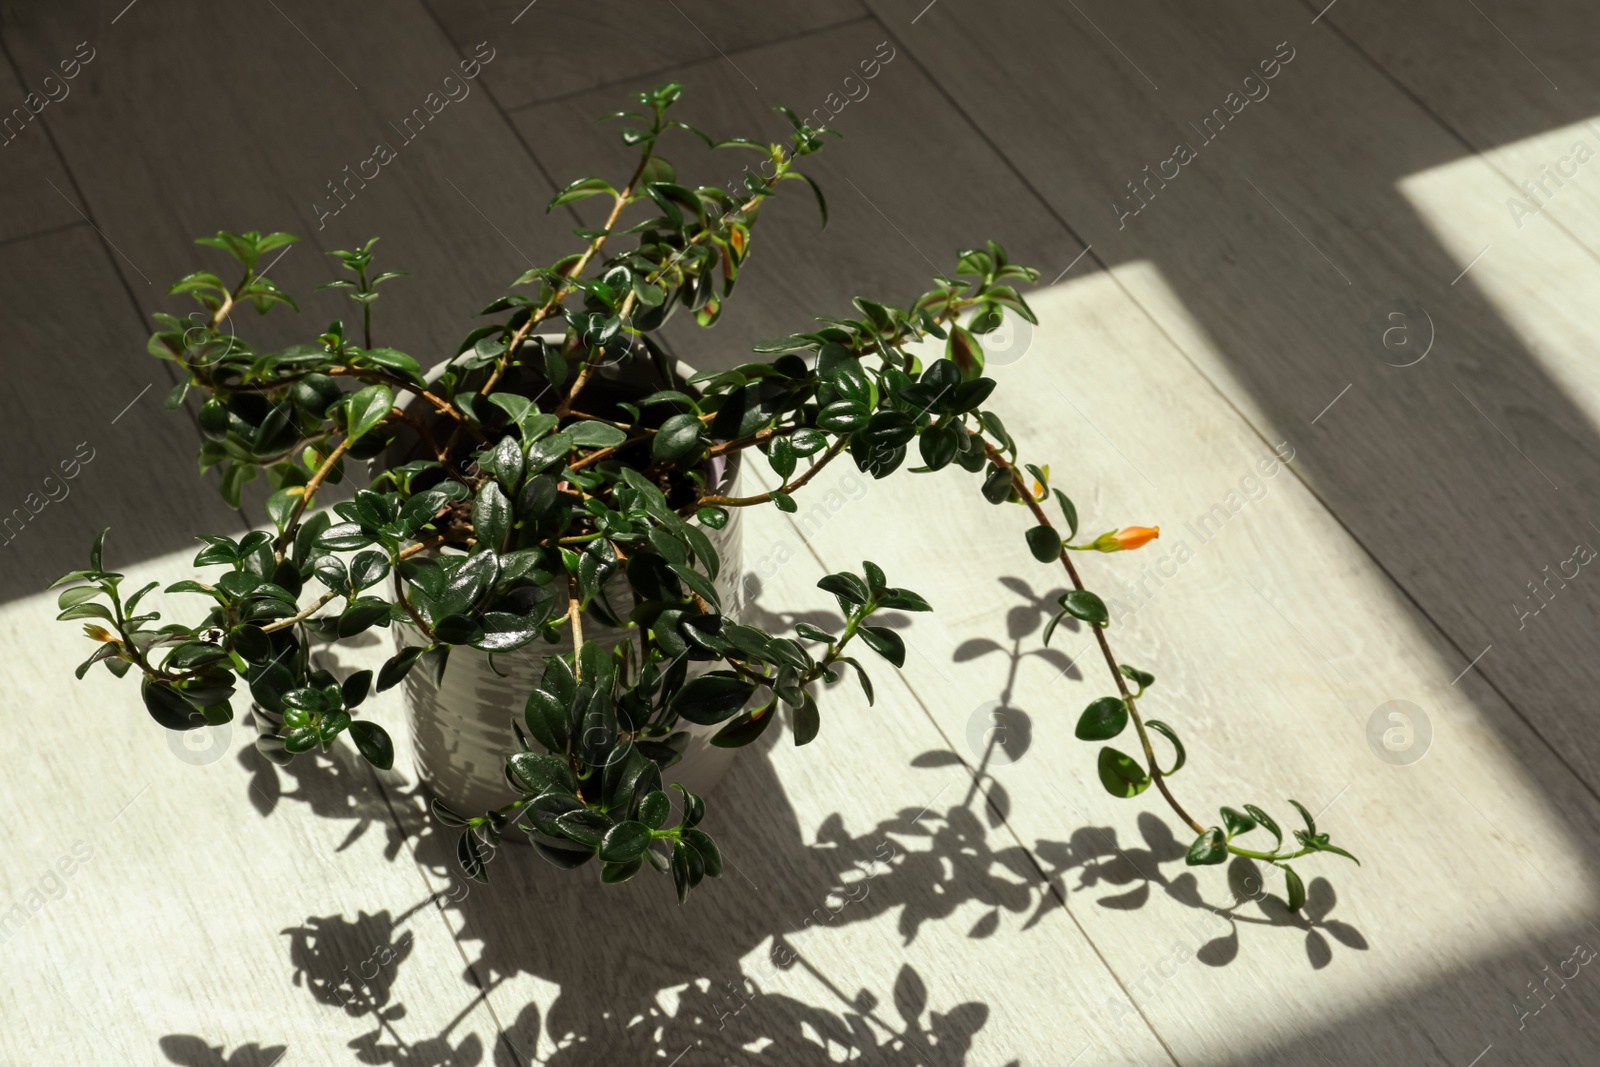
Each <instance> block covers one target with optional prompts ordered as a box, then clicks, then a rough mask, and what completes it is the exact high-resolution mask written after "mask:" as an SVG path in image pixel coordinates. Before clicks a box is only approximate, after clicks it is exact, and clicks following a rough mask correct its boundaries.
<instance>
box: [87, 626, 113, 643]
mask: <svg viewBox="0 0 1600 1067" xmlns="http://www.w3.org/2000/svg"><path fill="white" fill-rule="evenodd" d="M83 632H84V633H85V634H87V635H88V637H89V639H90V640H91V641H102V642H104V641H115V640H116V638H115V637H112V636H111V634H110V632H109V631H108V630H107V629H106V628H105V627H104V626H96V625H95V624H94V623H92V622H86V623H84V624H83Z"/></svg>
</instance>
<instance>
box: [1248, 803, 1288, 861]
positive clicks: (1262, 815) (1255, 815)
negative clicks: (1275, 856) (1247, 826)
mask: <svg viewBox="0 0 1600 1067" xmlns="http://www.w3.org/2000/svg"><path fill="white" fill-rule="evenodd" d="M1244 810H1245V811H1246V812H1248V813H1249V815H1250V817H1251V818H1252V819H1254V820H1255V821H1256V823H1257V824H1258V825H1260V826H1264V827H1266V829H1267V831H1268V832H1269V833H1271V834H1272V836H1273V837H1275V838H1277V839H1278V843H1277V844H1275V845H1273V846H1272V850H1273V851H1274V852H1276V851H1277V850H1278V849H1280V848H1282V847H1283V830H1282V829H1280V828H1279V826H1278V823H1277V820H1275V819H1273V817H1272V816H1270V815H1268V814H1267V813H1266V812H1264V811H1262V810H1261V809H1260V808H1258V807H1256V806H1255V805H1254V804H1246V805H1245V806H1244Z"/></svg>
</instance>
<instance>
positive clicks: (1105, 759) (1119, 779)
mask: <svg viewBox="0 0 1600 1067" xmlns="http://www.w3.org/2000/svg"><path fill="white" fill-rule="evenodd" d="M1099 771H1100V784H1101V785H1103V786H1105V787H1106V792H1108V793H1110V794H1111V795H1112V796H1114V797H1122V798H1124V799H1127V798H1129V797H1136V796H1138V795H1139V794H1140V793H1143V792H1144V791H1145V790H1146V789H1149V788H1150V776H1149V775H1148V774H1146V773H1145V770H1144V768H1143V767H1141V766H1139V764H1137V763H1135V762H1134V760H1133V757H1131V756H1129V755H1127V754H1126V753H1123V752H1118V751H1117V750H1116V749H1114V748H1110V747H1106V748H1102V749H1101V750H1100V764H1099Z"/></svg>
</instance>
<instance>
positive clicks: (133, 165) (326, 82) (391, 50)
mask: <svg viewBox="0 0 1600 1067" xmlns="http://www.w3.org/2000/svg"><path fill="white" fill-rule="evenodd" d="M114 15H115V12H112V11H109V10H102V9H99V8H96V7H93V6H91V5H87V4H67V5H63V6H62V7H61V8H59V9H52V10H51V11H50V12H49V13H48V15H41V16H40V17H39V19H38V25H36V26H35V27H34V28H33V30H32V31H31V32H29V33H28V34H26V35H25V36H23V37H21V38H19V39H18V40H17V41H16V42H15V45H16V49H17V51H18V53H19V62H20V63H21V64H22V66H23V67H24V69H33V68H34V67H37V66H38V65H39V64H40V63H42V62H44V60H45V57H50V56H54V55H55V54H56V53H58V52H60V51H61V50H62V49H63V48H68V49H69V50H70V43H69V42H75V41H77V40H80V39H82V38H83V36H85V35H86V34H87V35H89V36H92V37H93V38H94V40H95V41H96V42H97V44H96V47H97V48H99V50H100V56H99V58H98V59H96V60H95V62H94V63H93V64H92V65H91V66H89V67H88V68H86V69H85V70H84V72H83V73H82V74H81V75H80V77H79V79H78V82H79V84H78V92H79V93H81V94H82V96H83V99H81V100H79V99H78V98H77V97H74V98H73V99H71V100H69V101H68V102H67V104H68V105H78V106H70V107H69V106H63V107H62V108H61V110H60V112H59V113H58V115H55V116H52V118H55V119H58V121H56V122H55V124H54V125H53V126H52V130H53V131H54V132H55V133H56V136H57V137H58V139H59V141H60V143H61V147H62V151H63V153H64V154H65V157H66V159H67V162H68V164H69V166H71V168H72V170H73V173H74V175H75V176H76V177H77V179H78V181H79V183H80V184H81V186H82V188H83V192H84V196H85V197H86V198H87V200H88V204H89V207H90V209H91V214H93V215H94V217H95V218H96V219H97V220H98V221H99V224H100V226H101V228H102V229H103V230H104V231H105V234H106V236H107V238H108V239H109V240H110V241H112V242H113V243H115V245H116V246H117V247H118V248H120V249H121V250H122V252H123V253H125V255H126V260H125V262H124V263H123V264H122V266H123V268H124V273H125V275H126V276H127V277H128V280H129V283H130V285H131V286H132V287H133V288H134V289H135V290H136V291H137V292H139V293H140V294H141V295H145V294H147V295H146V298H145V300H144V303H145V304H146V306H147V308H160V307H163V306H167V305H169V304H173V305H175V304H176V302H175V301H167V300H166V299H165V298H164V297H163V296H162V295H161V287H162V286H164V285H166V284H168V283H170V282H171V281H172V280H174V279H176V278H177V277H180V276H182V275H183V274H185V273H188V272H189V271H191V270H196V269H203V268H204V269H211V268H220V267H221V263H222V261H220V260H219V259H218V257H219V256H220V255H221V254H220V253H214V252H212V251H211V250H207V249H200V248H196V247H194V246H193V245H192V244H191V241H192V240H193V239H194V238H195V237H198V236H203V235H206V234H209V233H212V232H214V231H216V230H218V229H231V230H245V229H259V230H263V231H266V230H288V231H291V232H295V233H299V234H301V235H302V236H304V237H305V238H306V240H305V242H304V243H303V244H301V245H298V246H295V247H293V248H292V249H291V250H290V251H289V252H288V253H286V254H285V255H284V257H283V259H282V260H281V262H279V264H278V265H276V266H274V267H273V268H272V276H273V277H274V278H275V279H277V280H278V281H279V283H280V284H282V285H283V286H285V287H286V288H287V289H289V290H290V292H291V293H293V294H294V295H296V296H297V297H299V298H300V299H301V303H302V306H303V307H304V308H305V313H304V314H303V315H301V316H299V318H298V319H296V318H295V317H294V316H292V315H280V314H279V313H275V314H274V315H273V316H272V317H271V318H269V319H267V320H265V322H257V321H256V319H255V316H254V313H250V314H249V315H248V316H245V315H241V316H238V317H236V319H235V322H236V325H237V326H238V328H239V330H240V331H241V332H242V333H245V334H246V336H249V337H252V338H256V337H259V339H260V341H261V343H263V344H265V345H277V344H282V343H285V342H286V341H289V340H303V339H304V338H305V337H306V336H308V335H314V334H315V333H316V332H320V330H321V329H322V327H323V326H324V325H325V324H326V323H327V321H328V320H329V319H330V318H332V317H334V316H336V315H337V316H343V317H346V318H350V317H351V316H352V309H353V305H351V304H350V303H349V302H348V301H345V300H343V299H342V298H340V297H338V296H337V294H333V293H324V294H320V295H316V294H313V292H312V290H313V289H314V287H315V286H316V285H318V284H320V283H321V282H323V281H325V280H327V279H329V278H331V277H333V276H334V273H335V271H334V267H333V265H332V262H331V261H330V260H328V259H326V258H325V257H324V256H322V255H321V254H320V253H322V252H325V251H328V250H330V249H334V248H348V247H351V246H352V245H354V244H358V243H360V242H363V241H365V240H366V239H367V238H368V237H371V236H374V235H382V237H383V242H382V244H380V245H379V247H378V263H379V265H380V266H381V267H382V268H385V269H399V270H408V271H410V272H411V273H412V277H411V278H410V279H407V280H404V281H399V282H394V283H391V284H390V286H389V287H387V289H386V291H385V296H386V298H387V299H383V300H380V301H379V303H378V304H377V305H376V318H377V322H378V328H377V332H378V338H379V340H380V342H383V343H388V344H390V345H392V346H393V347H396V348H400V349H402V350H405V351H409V352H411V353H413V354H414V355H415V356H416V357H417V358H418V359H419V360H421V361H422V362H423V363H424V365H427V364H428V363H430V362H432V361H435V360H437V359H441V358H444V357H445V356H448V355H450V354H451V353H453V352H454V351H455V348H454V346H455V344H456V343H457V342H458V341H459V339H460V338H461V337H462V336H464V335H465V333H466V332H467V331H468V330H469V329H470V328H471V327H472V326H473V325H474V323H473V321H472V316H473V314H474V313H475V312H476V311H477V310H478V308H480V307H482V306H483V305H484V304H485V303H487V302H488V301H489V300H491V299H493V298H494V297H495V296H497V295H499V294H500V293H501V292H502V291H503V290H504V287H505V285H506V283H507V282H509V281H510V280H511V279H512V278H514V277H515V276H516V275H517V274H519V273H520V272H521V271H523V270H525V269H526V268H527V267H528V266H529V265H530V262H532V261H537V260H539V259H540V258H541V257H542V255H543V253H542V250H541V247H540V246H541V243H542V242H543V241H544V240H546V239H547V238H548V237H550V236H551V235H553V234H558V233H560V232H562V231H564V230H565V229H567V228H568V227H569V226H570V220H568V219H565V218H561V217H560V216H556V217H551V216H548V215H546V214H545V211H544V204H545V202H546V201H547V200H548V199H549V195H550V190H549V188H548V186H547V184H546V182H545V181H544V179H543V177H542V176H541V175H540V174H539V172H538V169H537V167H536V166H535V165H534V163H533V162H532V160H530V159H529V157H528V156H527V153H526V152H525V151H524V149H523V148H522V147H521V145H520V144H519V142H518V140H517V138H516V135H515V133H514V132H513V131H512V130H511V129H510V127H509V126H508V125H507V123H506V121H505V119H504V118H503V116H502V115H501V113H500V111H499V110H498V109H497V108H496V107H495V106H494V103H493V102H492V101H491V100H490V99H489V95H488V93H486V92H484V91H483V83H482V77H483V72H484V71H485V70H487V69H490V68H492V67H493V65H494V64H495V63H496V62H498V61H500V60H501V59H502V58H503V57H502V55H501V53H500V52H498V51H497V50H496V49H495V48H494V46H493V45H492V44H491V45H489V46H486V47H485V48H484V49H483V50H481V51H474V50H473V49H470V48H469V49H467V50H466V51H465V52H460V53H458V51H457V49H456V48H455V47H454V46H452V45H451V44H450V42H449V41H448V40H447V39H446V38H445V36H444V34H443V33H442V32H441V31H440V30H439V28H438V26H437V25H436V24H435V23H434V21H433V19H432V18H431V17H430V16H429V15H428V13H427V12H426V11H425V10H423V9H422V8H421V7H420V6H419V5H416V4H401V5H397V6H395V7H393V8H391V9H389V10H388V11H387V12H386V14H385V16H384V17H383V18H371V17H370V13H369V12H366V11H362V10H358V9H355V8H347V7H343V6H338V5H335V6H329V5H318V4H312V3H278V4H276V5H275V6H272V5H269V6H265V7H263V8H261V9H260V10H257V9H254V8H252V9H248V10H247V9H245V8H239V7H217V6H215V5H206V4H199V3H184V4H159V5H158V4H140V5H137V6H135V7H133V8H131V9H129V10H127V11H126V12H125V13H124V14H123V15H122V16H121V17H120V18H119V19H118V20H117V21H116V23H115V24H114V25H112V24H111V23H110V21H109V20H110V19H111V18H112V17H113V16H114ZM462 64H466V66H465V68H464V69H463V66H462ZM469 73H470V74H474V75H475V77H466V76H464V75H465V74H469ZM380 146H382V148H383V149H384V150H383V151H380V150H379V149H380ZM147 279H148V280H147Z"/></svg>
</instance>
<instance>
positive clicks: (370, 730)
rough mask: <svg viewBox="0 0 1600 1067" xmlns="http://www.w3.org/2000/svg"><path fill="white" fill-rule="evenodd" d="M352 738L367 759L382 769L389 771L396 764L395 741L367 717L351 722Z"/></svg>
mask: <svg viewBox="0 0 1600 1067" xmlns="http://www.w3.org/2000/svg"><path fill="white" fill-rule="evenodd" d="M350 740H352V741H354V742H355V743H356V748H357V749H358V750H359V751H360V753H361V755H362V756H363V757H365V758H366V761H367V762H368V763H370V764H372V765H373V766H374V767H376V768H378V769H379V770H380V771H387V770H389V769H390V768H392V767H393V766H394V742H393V741H391V740H390V739H389V734H388V732H387V731H386V730H384V728H383V727H381V726H379V725H378V724H377V723H375V722H368V721H366V720H365V719H356V720H355V721H353V722H351V723H350Z"/></svg>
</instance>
